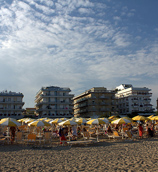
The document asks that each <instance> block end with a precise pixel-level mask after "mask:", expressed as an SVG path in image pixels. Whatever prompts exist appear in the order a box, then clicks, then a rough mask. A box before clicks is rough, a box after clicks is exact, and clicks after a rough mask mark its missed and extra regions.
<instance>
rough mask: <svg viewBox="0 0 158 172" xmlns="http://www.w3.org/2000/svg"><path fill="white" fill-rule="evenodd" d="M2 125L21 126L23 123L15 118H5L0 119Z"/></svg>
mask: <svg viewBox="0 0 158 172" xmlns="http://www.w3.org/2000/svg"><path fill="white" fill-rule="evenodd" d="M0 125H2V126H8V127H16V126H20V125H21V124H20V123H19V122H18V121H17V120H16V119H14V118H3V119H1V121H0Z"/></svg>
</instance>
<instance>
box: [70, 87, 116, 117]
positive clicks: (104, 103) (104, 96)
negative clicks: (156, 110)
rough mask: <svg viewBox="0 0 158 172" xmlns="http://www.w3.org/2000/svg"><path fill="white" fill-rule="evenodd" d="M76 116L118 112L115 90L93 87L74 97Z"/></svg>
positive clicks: (98, 115)
mask: <svg viewBox="0 0 158 172" xmlns="http://www.w3.org/2000/svg"><path fill="white" fill-rule="evenodd" d="M73 103H74V116H75V117H101V116H105V117H106V116H110V115H111V113H115V112H116V102H115V92H114V91H110V90H107V89H106V88H104V87H93V88H91V89H89V90H87V91H85V92H84V93H82V94H80V95H78V96H75V97H74V98H73Z"/></svg>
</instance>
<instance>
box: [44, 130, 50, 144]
mask: <svg viewBox="0 0 158 172" xmlns="http://www.w3.org/2000/svg"><path fill="white" fill-rule="evenodd" d="M51 140H52V138H51V132H45V133H44V143H45V144H46V143H50V141H51Z"/></svg>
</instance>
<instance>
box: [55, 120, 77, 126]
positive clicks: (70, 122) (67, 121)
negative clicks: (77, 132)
mask: <svg viewBox="0 0 158 172" xmlns="http://www.w3.org/2000/svg"><path fill="white" fill-rule="evenodd" d="M58 124H59V125H77V123H76V122H74V121H73V120H66V121H63V122H60V123H58Z"/></svg>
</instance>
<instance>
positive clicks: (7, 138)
mask: <svg viewBox="0 0 158 172" xmlns="http://www.w3.org/2000/svg"><path fill="white" fill-rule="evenodd" d="M6 133H7V143H8V144H9V137H10V136H9V127H8V126H7V132H6ZM10 139H11V138H10Z"/></svg>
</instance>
